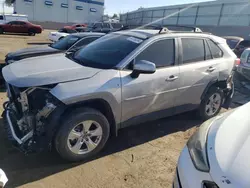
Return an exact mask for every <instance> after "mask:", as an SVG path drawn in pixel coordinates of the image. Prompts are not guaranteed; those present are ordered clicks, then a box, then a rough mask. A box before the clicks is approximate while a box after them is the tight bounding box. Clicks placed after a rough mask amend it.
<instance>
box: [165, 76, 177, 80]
mask: <svg viewBox="0 0 250 188" xmlns="http://www.w3.org/2000/svg"><path fill="white" fill-rule="evenodd" d="M177 79H178V76H175V75H171V76H169V77H168V78H167V79H166V81H174V80H177Z"/></svg>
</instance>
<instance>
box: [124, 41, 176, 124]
mask: <svg viewBox="0 0 250 188" xmlns="http://www.w3.org/2000/svg"><path fill="white" fill-rule="evenodd" d="M139 60H147V61H150V62H153V63H155V65H156V72H155V73H153V74H140V75H139V77H138V78H132V77H131V76H130V75H131V73H132V70H129V69H133V68H132V66H130V67H127V70H122V71H121V82H122V122H123V123H124V124H122V125H123V126H127V125H130V124H138V123H140V122H143V121H146V120H152V119H158V118H161V117H164V116H169V115H171V114H172V113H173V108H174V107H175V96H176V93H177V90H178V88H177V85H178V84H177V83H178V78H179V68H178V66H176V65H175V40H174V39H164V40H160V41H157V42H155V43H153V44H151V45H150V46H148V47H147V48H146V49H145V50H144V51H143V52H141V53H140V54H139V55H138V56H137V57H136V58H135V61H134V62H135V63H136V62H137V61H139ZM134 62H133V63H134ZM131 64H132V63H131Z"/></svg>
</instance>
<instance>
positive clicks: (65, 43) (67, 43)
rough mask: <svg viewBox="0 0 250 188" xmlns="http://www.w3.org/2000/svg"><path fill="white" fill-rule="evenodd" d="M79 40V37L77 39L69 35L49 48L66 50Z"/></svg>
mask: <svg viewBox="0 0 250 188" xmlns="http://www.w3.org/2000/svg"><path fill="white" fill-rule="evenodd" d="M79 39H80V37H78V36H73V35H69V36H67V37H64V38H63V39H61V40H59V41H57V42H55V43H54V44H51V47H52V48H55V49H58V50H68V49H69V48H70V47H71V46H72V45H73V44H75V43H76V42H77V41H78V40H79Z"/></svg>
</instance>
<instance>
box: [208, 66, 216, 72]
mask: <svg viewBox="0 0 250 188" xmlns="http://www.w3.org/2000/svg"><path fill="white" fill-rule="evenodd" d="M215 70H216V68H215V67H209V68H208V69H207V72H213V71H215Z"/></svg>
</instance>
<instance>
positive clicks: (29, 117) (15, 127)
mask: <svg viewBox="0 0 250 188" xmlns="http://www.w3.org/2000/svg"><path fill="white" fill-rule="evenodd" d="M50 89H51V87H46V86H44V87H31V88H17V87H14V86H11V85H8V84H7V94H8V97H9V99H10V101H8V102H6V103H4V109H5V112H4V113H6V114H5V116H4V117H6V121H7V122H6V123H5V128H6V130H7V132H8V136H9V139H10V140H11V141H13V142H15V145H16V146H18V148H20V149H21V150H23V151H24V152H26V153H28V152H33V150H34V149H35V148H36V147H34V146H35V145H36V144H37V141H38V138H39V137H41V136H43V135H44V134H45V125H46V121H47V118H48V117H49V116H50V114H51V113H52V112H53V111H54V110H55V109H56V107H57V102H58V101H57V100H56V99H55V98H54V96H52V95H51V94H50V92H49V91H50Z"/></svg>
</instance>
